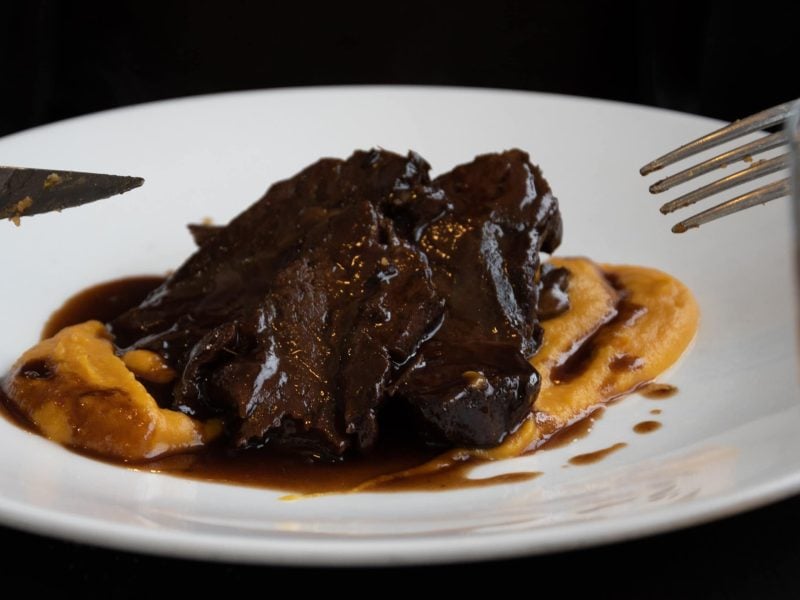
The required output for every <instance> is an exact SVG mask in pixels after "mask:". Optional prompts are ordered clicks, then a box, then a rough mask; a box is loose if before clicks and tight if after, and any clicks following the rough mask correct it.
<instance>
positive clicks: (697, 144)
mask: <svg viewBox="0 0 800 600" xmlns="http://www.w3.org/2000/svg"><path fill="white" fill-rule="evenodd" d="M791 105H792V103H791V102H784V103H783V104H779V105H778V106H774V107H772V108H768V109H767V110H764V111H761V112H759V113H756V114H754V115H751V116H749V117H746V118H744V119H740V120H739V121H734V122H733V123H731V124H730V125H726V126H725V127H722V128H720V129H717V130H716V131H713V132H711V133H709V134H708V135H704V136H703V137H701V138H698V139H696V140H694V141H691V142H689V143H688V144H684V145H683V146H681V147H680V148H677V149H676V150H673V151H672V152H668V153H667V154H665V155H664V156H661V157H659V158H657V159H655V160H654V161H652V162H649V163H647V164H646V165H645V166H643V167H642V168H641V169H639V173H641V174H642V175H647V174H648V173H652V172H653V171H658V170H659V169H663V168H664V167H666V166H668V165H671V164H672V163H674V162H678V161H679V160H682V159H684V158H686V157H688V156H692V155H694V154H697V153H698V152H702V151H703V150H707V149H709V148H713V147H715V146H719V145H720V144H724V143H725V142H727V141H728V140H732V139H735V138H737V137H741V136H743V135H746V134H748V133H752V132H753V131H758V130H759V129H765V128H766V127H770V126H771V125H776V124H777V123H780V122H781V121H783V119H784V118H785V117H786V115H787V114H788V113H789V110H790V108H791Z"/></svg>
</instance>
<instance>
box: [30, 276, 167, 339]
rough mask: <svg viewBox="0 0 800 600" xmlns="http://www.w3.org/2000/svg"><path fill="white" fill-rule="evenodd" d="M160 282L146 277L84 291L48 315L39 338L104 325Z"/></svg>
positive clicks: (160, 281)
mask: <svg viewBox="0 0 800 600" xmlns="http://www.w3.org/2000/svg"><path fill="white" fill-rule="evenodd" d="M163 281H164V278H163V277H158V276H155V275H145V276H141V277H126V278H125V279H115V280H113V281H108V282H106V283H101V284H98V285H94V286H92V287H90V288H86V289H85V290H82V291H80V292H78V293H77V294H75V295H74V296H72V297H70V298H69V299H67V301H66V302H65V303H64V304H63V305H62V306H61V308H59V309H58V310H56V312H54V313H53V314H52V315H51V316H50V318H49V319H48V320H47V323H46V324H45V326H44V329H43V330H42V339H45V338H49V337H52V336H54V335H55V334H56V333H58V332H59V331H61V330H62V329H63V328H64V327H69V326H70V325H76V324H78V323H83V322H84V321H89V320H91V319H97V320H98V321H102V322H103V323H107V322H108V321H110V320H111V319H113V318H114V317H116V316H118V315H120V314H122V313H123V312H125V311H126V310H127V309H129V308H131V307H133V306H136V305H137V304H139V303H140V302H141V301H142V300H144V299H145V297H146V296H147V294H149V293H150V292H151V291H153V290H154V289H155V288H157V287H158V286H159V285H161V283H162V282H163Z"/></svg>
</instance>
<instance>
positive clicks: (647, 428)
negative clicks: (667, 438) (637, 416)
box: [633, 421, 661, 433]
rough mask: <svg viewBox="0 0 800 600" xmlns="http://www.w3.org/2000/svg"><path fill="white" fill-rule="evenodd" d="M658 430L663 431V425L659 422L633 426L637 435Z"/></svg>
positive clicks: (645, 422) (644, 422)
mask: <svg viewBox="0 0 800 600" xmlns="http://www.w3.org/2000/svg"><path fill="white" fill-rule="evenodd" d="M656 429H661V423H659V422H658V421H642V422H641V423H637V424H636V425H634V426H633V430H634V431H635V432H636V433H652V432H653V431H655V430H656Z"/></svg>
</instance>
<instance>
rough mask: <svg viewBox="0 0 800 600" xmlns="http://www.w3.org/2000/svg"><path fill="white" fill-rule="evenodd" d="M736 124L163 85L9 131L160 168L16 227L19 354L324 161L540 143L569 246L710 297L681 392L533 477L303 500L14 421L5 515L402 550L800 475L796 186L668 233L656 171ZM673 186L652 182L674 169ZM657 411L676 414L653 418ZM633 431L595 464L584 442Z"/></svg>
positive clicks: (187, 552)
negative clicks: (722, 126)
mask: <svg viewBox="0 0 800 600" xmlns="http://www.w3.org/2000/svg"><path fill="white" fill-rule="evenodd" d="M715 125H717V123H716V122H714V121H711V120H708V119H703V118H698V117H692V116H687V115H682V114H677V113H672V112H666V111H660V110H654V109H649V108H643V107H637V106H630V105H625V104H616V103H610V102H602V101H595V100H586V99H576V98H568V97H560V96H550V95H541V94H531V93H514V92H498V91H479V90H467V89H436V88H387V87H370V88H326V89H305V90H283V91H272V92H249V93H238V94H226V95H219V96H209V97H199V98H191V99H186V100H177V101H169V102H159V103H155V104H150V105H144V106H137V107H132V108H126V109H122V110H115V111H111V112H106V113H100V114H97V115H92V116H88V117H82V118H78V119H73V120H69V121H65V122H62V123H57V124H54V125H49V126H46V127H41V128H38V129H34V130H32V131H27V132H24V133H20V134H17V135H13V136H10V137H7V138H5V139H2V140H0V164H18V165H28V166H37V167H53V168H62V169H74V170H88V171H98V172H108V173H121V174H131V175H141V176H144V177H145V178H146V180H147V183H146V184H145V186H144V187H143V188H142V189H140V190H137V191H134V192H130V193H129V194H127V195H125V196H122V197H118V198H114V199H110V200H106V201H103V202H99V203H97V204H94V205H90V206H86V207H83V208H81V209H74V210H69V211H66V212H64V213H63V214H56V215H45V216H38V217H36V218H35V219H28V220H25V221H24V222H23V226H22V227H21V228H20V229H14V227H13V226H11V225H10V224H3V223H0V226H2V229H4V231H2V233H1V234H0V256H3V257H4V261H3V273H2V277H3V279H2V281H3V283H2V286H3V287H2V290H3V298H2V315H3V316H2V332H3V335H2V337H0V369H2V370H5V369H7V368H8V366H9V365H10V364H11V362H12V360H13V359H14V357H15V356H16V355H17V354H18V353H19V352H20V351H21V350H23V349H24V348H26V347H27V346H29V345H30V344H31V343H33V342H34V341H35V340H36V339H37V335H38V332H39V331H40V328H41V326H42V323H43V322H44V320H45V318H46V317H47V316H48V315H49V314H50V312H51V311H52V310H53V309H55V308H56V307H57V306H58V305H59V304H60V303H61V301H62V300H63V299H65V298H66V297H67V296H68V295H69V294H71V293H73V292H75V291H76V290H79V289H81V288H82V287H84V286H87V285H89V284H92V283H95V282H99V281H103V280H107V279H111V278H116V277H120V276H124V275H129V274H138V273H154V272H155V273H162V272H164V271H165V270H167V269H169V268H171V267H173V266H175V265H176V264H178V263H179V262H180V261H181V260H182V259H183V258H184V257H185V256H186V255H187V254H188V253H189V252H190V250H191V247H192V244H191V242H190V238H189V235H188V234H187V233H186V232H185V231H184V225H185V224H186V223H187V222H190V221H198V220H199V219H202V218H203V217H207V216H208V217H212V218H213V219H214V220H215V221H216V222H224V221H226V220H227V219H229V218H230V217H231V216H233V215H234V214H236V213H237V212H238V211H240V210H241V209H243V208H244V207H245V206H247V205H248V204H249V203H251V202H252V201H254V200H256V199H257V198H258V197H259V195H260V194H261V193H262V191H263V190H264V189H265V188H266V187H267V186H268V184H270V183H271V182H273V181H275V180H278V179H281V178H285V177H288V176H291V175H293V174H294V173H295V172H296V171H298V170H299V169H300V168H302V167H304V166H305V165H307V164H309V163H311V162H312V161H314V160H316V159H317V158H319V157H320V156H340V157H345V156H348V155H349V153H350V152H351V151H352V150H353V149H355V148H368V147H371V146H376V145H380V146H383V147H385V148H389V149H392V150H397V151H401V152H404V151H405V150H407V149H409V148H413V149H415V150H417V151H418V152H420V153H421V154H422V155H423V156H424V157H425V158H427V159H428V160H429V161H430V163H431V164H432V165H433V167H434V170H435V171H444V170H449V169H450V168H451V167H452V166H454V165H455V164H457V163H460V162H464V161H468V160H470V159H471V158H472V157H473V156H474V155H476V154H478V153H484V152H489V151H496V150H502V149H504V148H511V147H515V146H516V147H520V148H523V149H526V150H528V151H529V152H530V153H531V156H532V157H533V160H534V161H535V162H537V163H539V164H540V165H541V166H542V167H543V169H544V173H545V176H546V177H547V178H548V180H549V181H550V183H551V185H552V187H553V189H554V190H555V193H556V195H557V196H558V197H559V199H560V201H561V206H562V210H563V214H564V222H565V236H564V244H563V247H562V251H561V253H562V254H585V255H589V256H591V257H593V258H595V259H597V260H601V261H607V262H620V263H635V264H642V265H650V266H654V267H658V268H661V269H664V270H666V271H668V272H670V273H673V274H675V275H676V276H678V277H679V278H681V279H682V280H683V281H684V282H686V283H687V284H688V285H689V286H690V287H691V288H692V289H693V290H694V292H695V294H696V295H697V298H698V300H699V302H700V306H701V308H702V325H701V329H700V333H699V336H698V338H697V341H696V344H695V346H694V348H693V350H692V351H691V352H690V353H689V355H688V356H687V357H686V358H685V359H684V360H683V362H682V364H681V365H680V366H679V367H678V368H677V369H676V370H675V371H674V372H673V373H672V374H671V375H670V376H669V378H668V381H669V382H670V383H673V384H675V385H677V386H678V387H679V388H680V393H679V394H678V395H677V396H676V397H674V398H672V399H669V400H665V401H661V402H655V401H653V400H647V399H644V398H642V397H639V396H631V397H629V398H627V399H626V400H624V401H623V402H622V403H620V404H617V405H615V406H613V407H612V408H610V409H609V410H608V411H607V413H606V416H605V418H604V419H603V420H602V421H600V422H599V424H598V426H597V427H596V428H595V431H594V432H593V433H592V434H591V435H590V436H588V437H587V438H585V439H583V440H581V441H579V442H577V443H575V444H573V445H572V446H570V447H567V448H562V449H559V450H552V451H548V452H544V453H540V454H538V455H534V456H530V457H525V458H520V459H515V460H513V461H508V462H505V463H500V464H495V465H492V466H490V467H488V468H485V469H483V471H485V472H492V473H494V472H501V471H518V470H521V469H525V470H536V471H543V472H544V475H543V476H541V477H539V478H538V479H535V480H533V481H529V482H525V483H517V484H510V485H503V486H496V487H488V488H477V489H467V490H459V491H451V492H444V493H407V494H363V495H354V496H331V497H323V498H316V499H312V500H306V501H300V502H282V501H279V500H278V499H277V498H278V496H279V494H278V493H276V492H272V491H269V490H259V489H250V488H243V487H235V486H227V485H219V484H209V483H202V482H194V481H187V480H183V479H178V478H173V477H170V476H165V475H158V474H146V473H140V472H134V471H129V470H126V469H123V468H119V467H114V466H110V465H106V464H102V463H99V462H94V461H92V460H88V459H86V458H82V457H80V456H77V455H75V454H72V453H70V452H67V451H65V450H64V449H62V448H61V447H59V446H57V445H55V444H52V443H50V442H48V441H46V440H44V439H42V438H39V437H37V436H35V435H31V434H29V433H26V432H24V431H22V430H20V429H17V428H16V427H14V426H12V425H10V424H8V423H6V422H1V423H0V519H1V520H2V521H3V522H4V523H6V524H8V525H12V526H15V527H20V528H24V529H28V530H32V531H37V532H40V533H45V534H49V535H55V536H60V537H65V538H69V539H74V540H81V541H87V542H92V543H97V544H101V545H106V546H112V547H118V548H126V549H131V550H142V551H150V552H156V553H163V554H170V555H177V556H185V557H199V558H205V559H220V560H223V559H224V560H239V561H251V562H263V563H292V564H329V565H343V564H400V563H431V562H438V561H449V560H459V559H478V558H488V557H498V556H509V555H515V554H523V553H537V552H546V551H551V550H556V549H566V548H574V547H578V546H587V545H592V544H599V543H603V542H608V541H612V540H620V539H624V538H630V537H634V536H641V535H644V534H648V533H653V532H657V531H664V530H668V529H673V528H676V527H681V526H685V525H687V524H691V523H697V522H700V521H705V520H709V519H712V518H716V517H720V516H723V515H728V514H732V513H734V512H738V511H741V510H744V509H747V508H749V507H753V506H756V505H759V504H763V503H765V502H769V501H772V500H775V499H778V498H781V497H783V496H786V495H789V494H791V493H793V492H796V491H797V490H798V489H800V460H798V458H797V457H800V435H798V434H797V431H798V425H800V418H799V417H800V403H798V386H797V383H796V373H795V363H796V361H795V354H794V352H795V350H794V337H793V334H794V331H795V327H794V310H793V302H792V299H793V293H794V288H793V280H792V277H791V275H792V271H791V268H790V264H791V263H790V240H791V235H790V234H791V232H790V226H789V222H790V221H789V219H788V218H787V215H788V208H787V205H788V203H787V202H774V203H772V205H770V206H767V207H765V208H756V209H752V210H750V211H747V212H746V213H744V214H742V215H739V216H734V217H731V218H728V219H725V220H724V221H722V222H719V223H717V224H712V225H709V226H706V227H705V228H703V229H702V230H700V231H699V232H698V231H693V232H690V233H688V234H685V235H683V236H675V235H673V234H671V233H669V227H668V225H669V224H670V223H671V222H672V220H670V219H665V218H664V217H662V216H661V215H660V214H659V212H658V210H657V205H658V204H659V201H658V200H660V199H654V198H651V197H650V196H649V194H648V193H647V183H648V182H646V181H645V180H643V179H642V178H640V177H639V175H638V172H637V170H638V167H639V166H640V165H641V164H643V163H644V162H646V161H647V160H649V159H651V158H653V157H655V156H656V155H659V154H661V153H662V151H664V150H666V149H669V148H672V147H674V146H676V145H678V144H679V143H681V142H684V141H686V140H688V139H690V138H692V137H695V136H696V135H699V134H701V133H704V132H706V131H707V130H709V129H711V128H712V127H714V126H715ZM651 181H652V180H651ZM654 407H658V408H662V409H663V411H664V412H663V414H662V415H660V416H659V417H658V419H659V420H661V421H662V422H663V423H664V427H663V428H662V429H661V430H659V431H657V432H655V433H652V434H650V435H646V436H641V435H637V434H635V433H633V432H632V430H631V428H632V426H633V425H634V424H635V423H637V422H638V421H641V420H644V419H646V418H648V417H650V415H649V410H650V409H652V408H654ZM620 441H622V442H627V443H628V446H627V447H626V448H625V449H623V450H621V451H619V452H617V453H615V454H613V455H611V456H609V457H608V458H607V459H605V460H603V461H601V462H599V463H597V464H595V465H593V466H586V467H569V468H563V466H564V465H565V463H566V461H567V460H568V458H569V457H570V456H572V455H575V454H577V453H580V452H587V451H592V450H596V449H599V448H603V447H604V446H608V445H610V444H611V443H615V442H620Z"/></svg>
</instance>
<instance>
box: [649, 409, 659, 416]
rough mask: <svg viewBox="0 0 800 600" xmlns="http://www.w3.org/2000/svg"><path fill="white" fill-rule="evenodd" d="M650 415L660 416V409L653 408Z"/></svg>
mask: <svg viewBox="0 0 800 600" xmlns="http://www.w3.org/2000/svg"><path fill="white" fill-rule="evenodd" d="M650 414H651V415H660V414H661V409H660V408H654V409H653V410H651V411H650Z"/></svg>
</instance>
